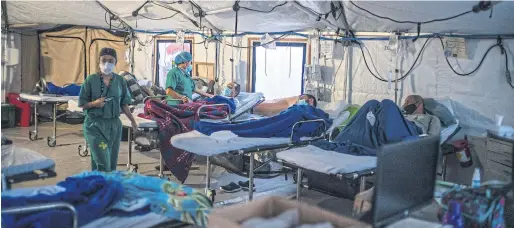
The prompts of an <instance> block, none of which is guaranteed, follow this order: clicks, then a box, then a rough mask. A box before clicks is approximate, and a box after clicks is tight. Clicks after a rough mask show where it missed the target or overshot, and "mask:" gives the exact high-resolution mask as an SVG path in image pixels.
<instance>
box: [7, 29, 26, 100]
mask: <svg viewBox="0 0 514 228" xmlns="http://www.w3.org/2000/svg"><path fill="white" fill-rule="evenodd" d="M20 46H21V35H19V34H16V33H10V34H2V55H3V56H2V102H3V101H5V99H6V98H5V94H6V93H19V92H20V91H21V66H20V58H21V57H20V55H19V54H18V55H17V56H15V55H12V54H14V53H12V54H11V53H10V51H8V50H12V49H17V50H18V53H19V50H20ZM13 51H14V50H13ZM4 57H5V60H6V61H5V62H4ZM4 63H5V64H4Z"/></svg>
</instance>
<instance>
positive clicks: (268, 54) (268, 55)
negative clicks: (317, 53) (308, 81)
mask: <svg viewBox="0 0 514 228" xmlns="http://www.w3.org/2000/svg"><path fill="white" fill-rule="evenodd" d="M259 45H260V42H254V43H253V58H252V59H253V61H252V75H253V78H252V92H261V93H264V94H266V99H270V100H271V99H277V98H285V97H292V96H298V95H300V94H302V92H303V80H302V77H303V69H304V67H303V66H304V65H305V61H306V52H307V45H306V44H305V43H281V42H278V43H276V48H275V49H265V48H264V47H261V46H259Z"/></svg>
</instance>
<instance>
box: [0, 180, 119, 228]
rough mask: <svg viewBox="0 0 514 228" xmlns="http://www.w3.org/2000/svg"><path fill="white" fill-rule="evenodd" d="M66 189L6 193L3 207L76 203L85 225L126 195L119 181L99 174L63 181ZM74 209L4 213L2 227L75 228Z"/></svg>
mask: <svg viewBox="0 0 514 228" xmlns="http://www.w3.org/2000/svg"><path fill="white" fill-rule="evenodd" d="M57 185H58V186H60V187H62V188H64V189H65V190H64V191H62V192H58V193H54V194H45V193H40V194H37V195H32V196H27V197H21V196H19V197H9V196H2V208H10V207H19V206H29V205H34V204H40V203H55V202H67V203H70V204H72V205H73V206H75V209H76V210H77V213H78V224H79V225H85V224H87V223H88V222H90V221H93V220H95V219H97V218H99V217H101V216H102V215H104V214H105V213H106V212H107V211H108V208H109V207H110V206H112V205H113V204H114V203H115V202H117V201H118V200H119V199H120V198H121V196H122V195H123V189H122V187H121V185H120V184H119V183H117V182H110V181H107V180H106V179H105V178H104V177H102V176H99V175H92V176H87V177H82V178H77V177H69V178H66V180H64V181H62V182H59V183H58V184H57ZM72 220H73V217H72V214H71V211H69V210H65V209H52V210H46V211H42V212H29V213H24V214H13V215H7V214H4V215H2V226H5V227H20V228H21V227H37V228H40V227H41V228H43V227H52V228H60V227H71V224H72Z"/></svg>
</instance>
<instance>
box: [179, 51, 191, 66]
mask: <svg viewBox="0 0 514 228" xmlns="http://www.w3.org/2000/svg"><path fill="white" fill-rule="evenodd" d="M192 60H193V56H191V53H189V52H187V51H184V52H181V53H180V54H178V55H177V57H175V64H182V63H186V62H190V61H192Z"/></svg>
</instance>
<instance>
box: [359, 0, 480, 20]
mask: <svg viewBox="0 0 514 228" xmlns="http://www.w3.org/2000/svg"><path fill="white" fill-rule="evenodd" d="M350 3H351V4H352V5H353V6H355V7H357V8H358V9H360V10H362V11H364V12H366V13H369V14H371V15H373V16H375V17H378V18H380V19H386V20H389V21H392V22H396V23H400V24H429V23H433V22H441V21H447V20H451V19H455V18H457V17H460V16H464V15H466V14H468V13H472V12H473V10H468V11H466V12H463V13H460V14H457V15H455V16H451V17H445V18H439V19H432V20H428V21H419V22H417V21H400V20H395V19H393V18H390V17H386V16H380V15H377V14H375V13H372V12H371V11H369V10H367V9H364V8H362V7H360V6H358V5H357V4H355V3H354V2H353V1H351V0H350Z"/></svg>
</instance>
